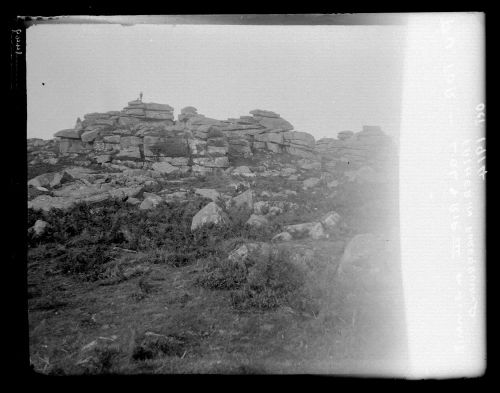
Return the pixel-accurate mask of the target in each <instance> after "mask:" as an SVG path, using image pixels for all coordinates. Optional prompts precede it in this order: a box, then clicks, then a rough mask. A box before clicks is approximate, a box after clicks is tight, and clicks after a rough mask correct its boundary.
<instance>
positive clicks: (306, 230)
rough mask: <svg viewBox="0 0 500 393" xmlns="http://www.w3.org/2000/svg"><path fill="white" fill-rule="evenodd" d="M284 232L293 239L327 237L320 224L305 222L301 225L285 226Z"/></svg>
mask: <svg viewBox="0 0 500 393" xmlns="http://www.w3.org/2000/svg"><path fill="white" fill-rule="evenodd" d="M284 229H285V231H286V232H288V233H289V234H290V235H291V236H292V237H293V238H294V239H300V238H304V237H310V238H311V239H324V238H326V237H327V234H326V233H325V230H324V228H323V225H322V224H321V223H320V222H306V223H303V224H295V225H287V226H285V228H284Z"/></svg>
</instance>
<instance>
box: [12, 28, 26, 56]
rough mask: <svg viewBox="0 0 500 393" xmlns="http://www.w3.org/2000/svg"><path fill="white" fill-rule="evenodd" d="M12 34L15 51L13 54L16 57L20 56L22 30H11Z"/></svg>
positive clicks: (21, 52)
mask: <svg viewBox="0 0 500 393" xmlns="http://www.w3.org/2000/svg"><path fill="white" fill-rule="evenodd" d="M12 32H13V33H14V45H15V49H16V50H15V53H16V55H22V54H23V51H22V46H21V34H22V30H21V29H17V30H12Z"/></svg>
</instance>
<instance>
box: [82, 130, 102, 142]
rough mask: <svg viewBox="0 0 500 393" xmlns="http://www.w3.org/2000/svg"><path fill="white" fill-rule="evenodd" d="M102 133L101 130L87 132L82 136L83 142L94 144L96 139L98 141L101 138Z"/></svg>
mask: <svg viewBox="0 0 500 393" xmlns="http://www.w3.org/2000/svg"><path fill="white" fill-rule="evenodd" d="M100 132H101V130H100V129H94V130H90V131H85V132H84V133H83V134H82V136H81V139H82V141H83V142H92V141H93V140H94V139H96V138H97V137H98V136H99V133H100Z"/></svg>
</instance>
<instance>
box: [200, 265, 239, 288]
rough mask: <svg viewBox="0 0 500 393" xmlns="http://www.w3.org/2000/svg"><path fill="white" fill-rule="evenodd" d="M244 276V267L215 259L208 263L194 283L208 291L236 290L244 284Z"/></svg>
mask: <svg viewBox="0 0 500 393" xmlns="http://www.w3.org/2000/svg"><path fill="white" fill-rule="evenodd" d="M246 275H247V271H246V268H245V266H242V265H239V264H236V263H233V262H231V261H229V260H228V259H227V258H224V259H221V258H216V259H212V260H210V261H208V263H207V264H206V266H205V268H204V270H203V271H202V272H201V274H200V275H199V276H198V277H197V279H196V283H197V284H198V285H200V286H202V287H204V288H208V289H236V288H239V287H240V286H241V285H242V284H243V283H244V282H246Z"/></svg>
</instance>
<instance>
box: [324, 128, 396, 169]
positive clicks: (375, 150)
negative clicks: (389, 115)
mask: <svg viewBox="0 0 500 393" xmlns="http://www.w3.org/2000/svg"><path fill="white" fill-rule="evenodd" d="M316 151H317V152H318V153H319V154H320V156H321V158H322V160H323V161H324V166H325V168H327V169H328V168H329V169H332V170H334V169H335V168H338V167H339V166H347V165H348V166H349V167H350V168H353V169H356V168H360V167H362V166H365V165H371V166H374V167H380V166H381V165H383V164H385V163H387V162H388V161H389V160H391V159H392V158H393V157H395V155H396V154H395V147H394V145H393V142H392V139H391V138H390V137H389V136H388V135H386V134H385V133H384V132H383V131H382V130H381V129H380V127H379V126H363V129H362V131H359V132H356V133H354V132H352V131H341V132H339V133H338V134H337V139H335V138H323V139H320V140H318V141H317V142H316Z"/></svg>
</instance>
